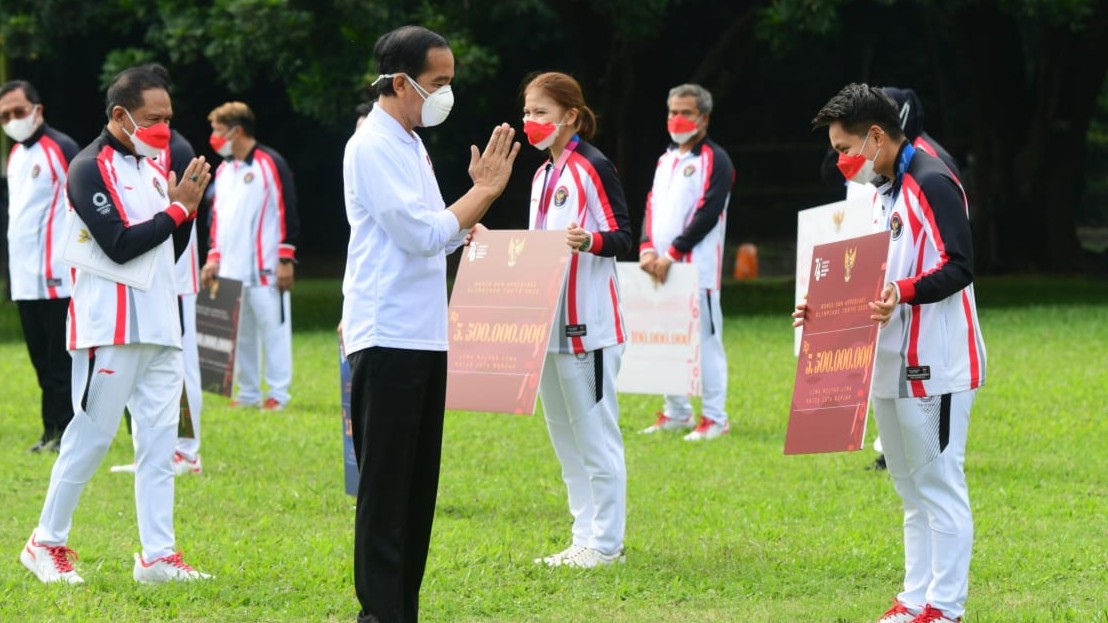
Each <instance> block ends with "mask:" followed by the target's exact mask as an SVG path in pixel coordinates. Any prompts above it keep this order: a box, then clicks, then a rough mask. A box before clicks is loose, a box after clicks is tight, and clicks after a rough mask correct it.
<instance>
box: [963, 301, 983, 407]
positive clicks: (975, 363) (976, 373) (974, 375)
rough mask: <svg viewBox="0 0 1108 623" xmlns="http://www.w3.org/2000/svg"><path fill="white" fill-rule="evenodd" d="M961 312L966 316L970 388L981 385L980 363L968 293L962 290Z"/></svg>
mask: <svg viewBox="0 0 1108 623" xmlns="http://www.w3.org/2000/svg"><path fill="white" fill-rule="evenodd" d="M962 310H963V311H964V312H965V314H966V329H967V330H966V341H967V342H968V347H969V364H970V387H979V386H980V385H981V361H980V360H979V355H978V353H977V327H976V326H974V323H973V306H972V305H970V300H969V293H968V292H966V291H965V290H962Z"/></svg>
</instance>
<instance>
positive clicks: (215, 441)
mask: <svg viewBox="0 0 1108 623" xmlns="http://www.w3.org/2000/svg"><path fill="white" fill-rule="evenodd" d="M339 297H340V294H339V287H338V283H337V282H334V281H304V282H301V283H299V284H298V286H297V291H296V293H295V294H294V300H295V302H294V308H295V309H294V319H295V326H296V328H297V332H296V335H295V337H294V340H295V343H294V349H295V357H296V361H295V373H294V374H295V377H294V384H293V396H294V397H293V402H292V404H291V406H290V408H289V409H287V410H285V411H283V412H280V413H277V414H268V415H262V414H261V413H257V412H250V413H247V412H241V411H232V410H230V409H228V408H227V407H226V400H225V399H222V398H219V397H216V396H210V395H209V396H207V397H206V402H205V405H204V419H203V432H204V438H203V450H202V453H203V457H204V474H203V475H201V476H199V477H182V478H179V479H178V480H177V502H176V529H177V541H178V546H179V547H180V548H182V549H183V550H184V552H185V557H186V560H188V561H190V562H192V563H194V564H195V565H196V566H197V567H198V568H200V569H201V570H203V571H207V572H210V573H214V574H215V575H216V576H217V579H216V580H215V581H212V582H206V583H197V584H191V585H174V586H156V587H151V586H139V585H136V584H135V583H134V582H133V581H132V580H131V565H132V558H131V556H132V553H133V552H136V551H138V535H137V528H136V525H135V517H134V501H133V488H132V486H131V480H132V477H131V476H130V475H124V474H111V473H108V466H109V465H113V464H117V463H127V462H130V461H131V458H132V450H131V448H130V440H129V437H128V436H127V434H126V432H125V431H121V432H120V434H119V436H118V437H117V440H116V443H115V444H114V445H113V447H112V450H111V451H110V453H109V455H108V458H107V459H106V461H105V463H104V465H103V466H102V467H101V469H100V470H99V471H98V472H97V474H96V475H95V477H94V478H93V479H92V481H91V482H90V483H89V485H88V487H87V488H86V490H85V494H84V496H83V498H82V500H81V504H80V506H79V507H78V509H77V513H76V516H75V518H74V528H73V531H72V534H71V538H70V546H71V547H73V548H74V549H75V550H77V551H78V552H79V554H80V556H81V558H80V560H79V561H78V563H77V568H78V570H79V572H80V573H81V574H82V575H83V576H84V578H85V580H86V582H87V584H86V585H84V586H81V587H69V586H44V585H42V584H40V583H39V582H38V580H37V579H35V578H34V577H33V576H32V575H31V574H30V573H29V572H27V571H26V570H25V569H23V567H22V565H20V563H19V561H18V553H19V551H20V548H21V547H22V546H23V543H24V542H25V540H26V539H27V536H28V534H29V533H30V531H31V529H32V528H33V527H34V526H35V523H36V520H37V518H38V514H39V511H40V509H41V505H42V500H43V496H44V494H45V490H46V485H47V483H48V480H49V476H50V469H51V465H52V462H53V461H52V457H51V456H36V455H30V454H28V453H27V452H26V451H25V450H26V448H27V447H29V446H30V445H31V444H32V443H33V441H34V440H35V438H36V437H37V435H38V434H39V432H40V422H39V416H38V388H37V386H36V384H35V380H34V374H33V370H32V368H31V365H30V363H29V361H28V359H27V354H26V350H25V348H24V346H23V344H22V342H21V341H20V334H19V330H18V319H17V315H16V312H15V307H14V305H12V304H9V303H4V304H0V379H2V380H0V440H2V442H3V444H2V447H0V473H2V474H3V475H4V478H3V479H2V480H0V535H2V536H3V538H2V539H0V621H3V622H5V623H6V622H24V621H28V622H36V623H38V622H47V621H66V622H71V621H73V622H76V621H79V622H85V621H109V622H112V623H124V622H131V621H135V622H138V621H142V622H147V621H189V622H194V621H197V622H198V621H206V622H240V621H241V622H247V621H251V622H252V621H353V620H354V617H355V614H356V612H357V602H356V599H355V597H354V589H353V580H352V562H351V554H352V549H353V546H352V543H353V536H352V525H353V514H354V513H353V509H354V507H353V498H350V497H347V496H346V495H344V493H343V488H342V463H341V457H342V454H341V453H342V446H341V439H340V432H341V428H340V427H341V421H340V417H339V392H338V380H337V364H336V361H335V358H336V346H335V337H334V325H335V322H336V321H337V319H338V314H339ZM791 300H792V285H791V283H790V282H783V281H771V282H758V283H754V284H731V285H729V286H728V287H727V290H726V291H725V295H724V310H725V313H726V314H727V319H726V324H725V338H726V342H727V350H728V356H729V359H730V375H731V378H730V386H729V390H730V391H729V398H728V410H729V412H730V414H731V417H732V433H731V435H730V436H729V437H727V438H724V439H721V440H718V441H714V442H708V443H702V444H690V443H685V442H683V441H682V440H681V439H680V438H679V437H678V436H676V435H669V436H664V435H653V436H649V437H648V436H641V435H637V434H635V431H637V430H639V429H640V428H642V427H644V426H646V425H648V424H649V423H650V422H651V421H652V419H653V417H652V414H653V413H654V412H655V410H656V409H657V408H658V406H659V400H658V399H656V398H652V397H648V396H637V395H627V396H622V397H621V400H620V407H621V427H622V429H623V432H624V439H625V442H626V452H627V463H628V472H629V496H628V497H629V517H628V533H627V550H628V553H627V564H626V565H621V566H618V567H615V568H605V569H599V570H592V571H576V570H566V569H554V570H551V569H546V568H540V567H538V566H536V565H534V564H533V563H532V562H531V561H532V559H533V558H534V557H536V556H540V555H543V554H549V553H551V552H553V551H556V550H559V549H562V548H563V547H564V546H565V545H566V544H567V541H568V537H569V525H570V517H569V513H568V511H567V509H566V503H565V489H564V487H563V485H562V482H561V478H560V475H559V467H558V462H557V459H556V458H555V457H554V453H553V450H552V449H551V447H550V441H549V439H548V438H547V434H546V430H545V427H544V425H543V422H542V418H541V416H537V417H512V416H505V415H489V414H474V413H448V414H447V426H446V436H445V441H444V455H443V463H442V482H441V485H440V488H439V507H438V514H437V517H436V522H435V533H434V537H433V541H432V548H431V556H430V560H429V564H428V569H427V575H426V579H425V581H424V585H423V592H422V606H421V611H422V620H423V621H428V622H444V623H445V622H449V623H464V622H491V621H498V622H555V621H557V622H562V621H574V622H605V623H606V622H609V621H615V622H628V623H646V622H651V623H653V622H682V623H684V622H702V621H703V622H716V621H719V622H723V621H728V622H730V621H736V622H745V621H759V622H763V621H764V622H769V623H778V622H780V623H785V622H792V621H804V622H808V621H820V622H822V621H826V622H829V623H838V622H859V623H867V622H872V621H873V620H875V619H876V617H877V615H878V614H880V613H881V612H882V611H884V609H885V608H886V607H888V604H889V600H890V599H891V597H892V596H893V595H894V594H895V593H896V592H897V590H898V587H899V583H900V579H901V577H900V574H901V564H902V549H901V542H900V539H901V530H900V520H901V513H900V509H899V506H898V504H897V497H896V495H895V493H894V491H893V488H892V485H891V483H890V482H889V478H888V476H887V475H886V474H885V473H883V472H874V471H867V470H866V469H865V467H866V466H868V465H869V464H870V463H872V461H873V459H874V457H875V454H874V453H873V452H872V451H871V450H868V449H867V450H865V451H862V452H857V453H850V454H831V455H818V456H790V457H786V456H784V455H783V454H782V448H783V444H784V434H785V425H786V420H787V414H788V406H789V400H790V394H791V391H792V379H793V372H794V366H795V359H794V358H793V356H792V344H793V337H792V330H791V329H790V326H789V317H788V313H789V308H790V307H791ZM978 300H979V302H980V305H981V309H980V317H981V323H982V326H983V328H984V332H985V340H986V344H987V347H988V355H989V379H988V384H987V385H986V387H985V388H984V389H983V390H982V391H981V392H980V393H979V394H978V398H977V403H976V405H975V407H974V411H973V424H972V426H971V429H970V440H969V450H968V456H967V472H968V477H969V486H970V495H971V500H972V504H973V509H974V513H975V520H976V533H977V539H976V543H975V548H974V559H973V566H972V570H971V579H970V599H969V604H968V616H967V619H966V620H967V622H968V623H1016V622H1038V621H1043V622H1053V621H1059V622H1061V621H1072V622H1075V623H1085V622H1090V621H1096V622H1102V623H1108V423H1106V420H1105V416H1106V415H1108V407H1106V405H1108V284H1105V283H1104V282H1093V281H1084V280H1077V279H1053V278H1051V279H1047V278H1020V279H1015V278H998V279H992V280H985V281H984V282H983V283H981V284H979V286H978ZM874 434H875V430H874V428H873V427H871V430H870V432H869V433H868V437H869V438H870V439H872V437H873V436H874Z"/></svg>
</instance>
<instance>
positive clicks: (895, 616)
mask: <svg viewBox="0 0 1108 623" xmlns="http://www.w3.org/2000/svg"><path fill="white" fill-rule="evenodd" d="M915 618H916V615H914V614H912V611H911V610H909V609H908V606H905V605H904V604H902V603H900V602H899V601H897V600H896V598H893V607H892V608H889V609H888V610H886V611H885V614H883V615H881V618H880V619H877V623H912V620H913V619H915Z"/></svg>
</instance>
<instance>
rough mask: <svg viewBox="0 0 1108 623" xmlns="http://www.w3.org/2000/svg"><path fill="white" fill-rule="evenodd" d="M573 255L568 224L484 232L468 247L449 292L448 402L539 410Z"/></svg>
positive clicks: (466, 407) (475, 408) (486, 408)
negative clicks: (568, 242) (545, 228)
mask: <svg viewBox="0 0 1108 623" xmlns="http://www.w3.org/2000/svg"><path fill="white" fill-rule="evenodd" d="M569 262H570V249H569V247H567V246H566V233H565V232H564V231H510V230H509V231H483V232H480V233H479V234H477V235H476V236H475V237H474V239H473V242H471V243H470V244H469V246H468V247H466V248H465V249H464V250H463V255H462V260H461V263H460V265H459V266H458V274H457V276H456V277H455V278H454V290H453V291H452V292H451V295H450V311H449V324H448V332H449V337H450V352H449V355H448V363H447V383H446V407H447V408H448V409H459V410H462V411H491V412H495V413H525V414H532V413H534V412H535V401H536V400H537V398H538V392H539V378H540V377H541V376H542V368H543V364H544V363H545V362H546V351H547V347H548V345H549V343H550V327H551V325H553V324H554V319H555V316H556V315H557V313H558V309H559V302H560V301H561V297H562V291H563V290H564V289H565V279H566V267H567V266H568V265H569Z"/></svg>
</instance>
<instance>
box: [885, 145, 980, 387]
mask: <svg viewBox="0 0 1108 623" xmlns="http://www.w3.org/2000/svg"><path fill="white" fill-rule="evenodd" d="M879 191H880V194H879V196H880V200H881V202H882V206H883V214H882V216H883V217H884V219H885V223H886V225H885V228H886V229H888V230H889V231H890V232H891V236H890V237H891V240H890V243H889V244H890V246H889V258H888V261H889V264H888V271H887V273H886V275H887V279H888V280H889V281H890V282H892V283H894V284H895V285H896V287H897V289H898V290H899V292H900V302H901V305H898V306H897V308H896V310H895V311H894V313H893V316H892V318H891V319H890V320H889V324H888V325H887V326H885V327H884V328H882V329H881V333H880V338H879V340H878V348H877V361H876V366H875V369H874V379H873V390H872V392H873V395H874V396H876V397H879V398H910V397H915V398H921V397H925V396H937V395H942V394H949V393H955V392H961V391H967V390H972V389H977V388H978V387H981V386H982V385H984V383H985V342H984V340H983V339H982V337H981V326H980V324H979V323H978V320H977V304H976V300H975V298H974V290H973V239H972V235H971V233H970V225H969V217H968V210H969V208H968V204H967V202H966V196H965V192H964V191H963V189H962V186H961V185H960V184H959V183H958V182H957V180H956V179H955V178H954V176H953V174H952V173H951V172H950V169H949V168H948V167H947V166H946V165H945V164H943V162H942V161H941V160H939V159H937V158H935V157H933V156H931V155H929V154H927V153H926V152H925V151H923V150H922V149H916V148H914V147H913V146H911V145H909V144H907V143H905V144H904V146H903V147H901V151H900V153H899V154H898V155H897V176H896V179H895V180H893V181H891V182H888V183H886V184H884V185H883V186H881V188H880V189H879Z"/></svg>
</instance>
